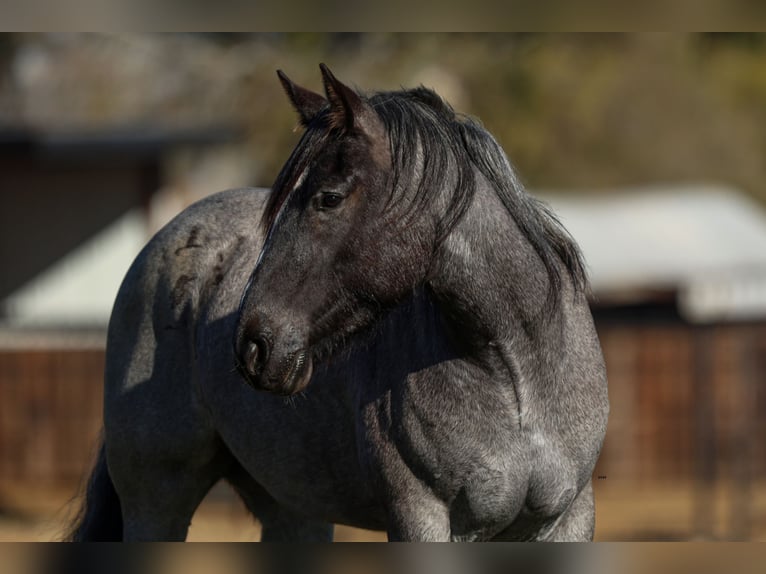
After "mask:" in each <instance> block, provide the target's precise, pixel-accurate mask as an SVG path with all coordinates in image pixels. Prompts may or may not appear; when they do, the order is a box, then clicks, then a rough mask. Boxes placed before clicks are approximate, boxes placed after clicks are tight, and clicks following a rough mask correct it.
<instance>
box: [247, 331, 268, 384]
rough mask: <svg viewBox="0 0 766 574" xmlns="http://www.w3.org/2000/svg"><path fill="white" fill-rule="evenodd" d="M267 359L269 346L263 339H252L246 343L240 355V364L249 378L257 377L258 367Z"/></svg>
mask: <svg viewBox="0 0 766 574" xmlns="http://www.w3.org/2000/svg"><path fill="white" fill-rule="evenodd" d="M268 358H269V346H268V344H267V343H266V340H265V339H264V338H263V337H254V338H253V339H252V340H250V341H248V342H247V346H246V347H245V349H244V352H243V353H242V363H243V365H244V366H245V369H246V370H247V372H248V374H249V375H250V376H251V377H256V376H257V375H258V371H259V370H260V369H259V366H260V365H263V364H264V363H265V362H266V361H267V360H268Z"/></svg>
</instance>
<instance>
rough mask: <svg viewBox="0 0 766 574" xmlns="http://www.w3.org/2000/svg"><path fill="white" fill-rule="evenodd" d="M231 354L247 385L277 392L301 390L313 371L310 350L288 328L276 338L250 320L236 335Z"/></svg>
mask: <svg viewBox="0 0 766 574" xmlns="http://www.w3.org/2000/svg"><path fill="white" fill-rule="evenodd" d="M234 353H235V356H236V363H237V369H238V370H239V372H240V374H241V375H242V376H243V378H244V379H245V382H246V383H247V384H248V385H250V386H251V387H253V388H254V389H258V390H262V391H267V392H271V393H274V394H278V395H293V394H296V393H299V392H301V391H303V390H304V389H305V388H306V387H307V386H308V384H309V382H310V380H311V375H312V374H313V371H314V365H313V358H312V355H311V353H310V352H309V350H308V349H307V347H306V345H305V344H303V342H302V341H301V340H300V339H299V338H298V337H296V336H295V333H294V331H292V330H291V331H288V335H287V336H283V337H279V336H275V335H274V334H273V332H272V331H270V330H266V329H259V328H257V325H256V324H255V322H250V323H249V324H248V325H247V327H246V328H245V329H244V330H242V332H241V334H240V335H239V336H238V337H237V340H236V342H235V345H234Z"/></svg>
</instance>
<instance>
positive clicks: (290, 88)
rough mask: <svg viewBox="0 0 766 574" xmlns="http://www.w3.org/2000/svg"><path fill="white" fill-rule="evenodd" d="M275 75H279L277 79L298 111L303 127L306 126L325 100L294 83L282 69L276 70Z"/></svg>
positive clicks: (323, 104) (324, 103)
mask: <svg viewBox="0 0 766 574" xmlns="http://www.w3.org/2000/svg"><path fill="white" fill-rule="evenodd" d="M277 76H279V81H280V82H282V87H283V88H284V89H285V93H286V94H287V97H288V98H290V101H291V102H292V104H293V107H294V108H295V111H296V112H298V115H299V116H300V118H301V124H303V127H308V125H309V124H310V123H311V120H313V119H314V116H316V115H317V114H318V113H319V111H320V110H321V109H322V108H324V107H325V106H326V105H327V100H325V99H324V98H323V97H322V96H320V95H319V94H317V93H315V92H312V91H311V90H307V89H306V88H301V87H300V86H299V85H298V84H294V83H293V81H292V80H291V79H290V78H288V77H287V76H286V75H285V73H284V72H283V71H282V70H277Z"/></svg>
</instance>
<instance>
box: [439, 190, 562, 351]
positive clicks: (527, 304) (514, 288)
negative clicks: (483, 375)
mask: <svg viewBox="0 0 766 574" xmlns="http://www.w3.org/2000/svg"><path fill="white" fill-rule="evenodd" d="M428 284H429V286H430V287H431V290H432V291H433V293H434V295H435V298H436V300H437V301H438V303H439V306H440V308H441V311H442V313H443V314H444V316H445V318H446V321H447V323H448V324H449V325H451V326H452V328H451V331H452V332H453V334H454V338H455V339H456V341H457V342H458V345H460V346H462V347H463V350H464V352H465V353H467V354H469V355H474V356H475V357H474V358H479V359H486V358H487V357H486V355H487V353H488V352H489V354H490V355H492V354H493V352H491V350H492V349H501V350H504V351H505V352H506V354H507V353H510V354H518V353H519V352H520V351H519V349H520V346H521V345H524V346H525V347H527V348H533V349H543V347H548V348H547V349H546V350H550V348H549V347H550V345H551V344H552V343H553V342H554V340H555V339H556V337H551V333H555V332H556V331H557V330H559V329H560V327H561V325H560V312H559V311H558V310H554V311H551V310H550V309H549V308H548V305H547V302H548V299H547V297H548V289H549V280H548V274H547V271H546V268H545V266H544V264H543V262H542V260H541V259H540V257H539V256H538V254H537V253H536V251H535V250H534V248H533V247H532V245H531V244H530V243H529V241H528V240H527V239H526V238H525V237H524V235H523V234H522V232H521V230H520V229H519V227H518V226H517V225H516V223H515V221H514V220H513V217H512V216H511V215H510V214H509V213H508V211H507V209H506V208H505V207H504V206H503V204H502V202H501V200H500V198H499V197H498V196H497V194H496V193H495V191H494V190H493V189H492V188H491V187H490V186H489V184H488V183H487V182H486V180H484V179H483V178H482V177H480V176H479V177H478V178H477V190H476V194H475V196H474V198H473V201H472V204H471V206H470V207H469V208H468V210H467V211H466V213H465V215H464V216H463V217H462V219H461V220H460V221H459V222H458V224H457V225H456V226H455V228H454V229H453V230H452V232H451V233H450V235H449V236H448V237H447V238H446V239H445V241H444V243H443V245H442V248H441V249H440V251H439V253H438V255H437V261H436V264H435V265H434V267H433V274H432V276H431V279H430V280H429V282H428ZM494 354H496V353H494Z"/></svg>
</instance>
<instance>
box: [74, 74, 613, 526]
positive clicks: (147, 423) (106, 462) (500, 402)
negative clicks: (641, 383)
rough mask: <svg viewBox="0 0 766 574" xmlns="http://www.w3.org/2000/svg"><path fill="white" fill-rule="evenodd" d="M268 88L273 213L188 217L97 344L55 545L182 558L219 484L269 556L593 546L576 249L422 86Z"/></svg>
mask: <svg viewBox="0 0 766 574" xmlns="http://www.w3.org/2000/svg"><path fill="white" fill-rule="evenodd" d="M321 71H322V77H323V80H324V88H325V90H324V91H325V95H324V96H323V95H320V94H317V93H314V92H312V91H309V90H307V89H305V88H301V87H299V86H297V85H295V84H293V83H292V82H291V81H290V80H289V79H288V78H287V77H286V76H285V75H284V74H282V73H280V79H281V80H282V83H283V86H284V88H285V90H286V92H287V94H288V96H289V98H290V100H291V102H292V103H293V105H294V107H295V108H296V110H297V112H298V115H299V117H300V120H301V123H302V124H303V126H304V127H305V131H304V133H303V136H302V138H301V140H300V142H299V143H298V145H297V147H296V148H295V150H294V151H293V153H292V155H291V156H290V158H289V160H288V161H287V163H286V164H285V166H284V167H283V169H282V171H281V172H280V174H279V176H278V177H277V180H276V182H275V184H274V186H273V190H272V191H271V192H270V193H264V192H261V191H257V190H252V189H244V190H236V191H230V192H224V193H222V194H218V195H215V196H211V197H210V198H208V199H205V200H203V201H201V202H199V203H197V204H195V205H194V206H192V207H190V208H189V209H187V210H186V211H184V212H183V213H182V214H181V215H179V216H178V217H177V218H176V219H175V220H174V221H173V222H171V223H170V224H169V225H168V226H167V227H166V228H165V229H163V230H162V231H161V232H160V233H159V234H158V235H157V236H156V237H155V238H154V239H153V240H152V241H151V242H150V243H149V244H148V245H147V247H146V248H145V249H144V251H143V252H142V253H141V255H139V257H138V258H137V260H136V262H135V263H134V264H133V266H132V267H131V269H130V271H129V272H128V275H127V277H126V279H125V281H124V283H123V286H122V288H121V290H120V293H119V295H118V297H117V301H116V303H115V308H114V311H113V314H112V319H111V321H110V326H109V333H108V343H107V366H106V379H105V389H106V392H105V408H104V430H105V433H104V444H103V447H102V449H101V453H100V455H99V459H98V461H97V464H96V468H95V470H94V472H93V475H92V477H91V482H90V484H89V489H88V493H87V499H86V505H85V506H84V508H83V511H82V513H81V517H80V520H79V521H78V522H77V524H76V525H75V526H74V529H73V534H72V538H73V539H76V540H87V539H124V540H158V539H171V540H172V539H183V538H184V537H185V536H186V532H187V528H188V525H189V522H190V520H191V517H192V515H193V513H194V510H195V509H196V507H197V505H198V504H199V502H200V501H201V500H202V498H203V497H204V495H205V494H206V492H207V491H208V490H209V489H210V487H211V486H212V485H213V484H214V483H215V482H217V481H218V480H220V479H225V480H228V481H229V482H230V483H231V484H232V485H233V486H234V488H235V489H236V490H237V492H238V493H239V494H240V495H241V496H242V498H243V500H244V501H245V503H246V505H247V506H248V508H249V509H250V510H251V511H252V513H253V514H254V515H255V516H256V517H257V518H258V519H259V520H260V521H261V523H262V526H263V530H262V539H263V540H329V539H331V538H332V524H333V523H343V524H349V525H353V526H359V527H362V528H368V529H382V530H386V531H387V533H388V537H389V539H390V540H492V539H499V540H590V539H592V536H593V529H594V504H593V491H592V486H591V473H592V471H593V467H594V465H595V462H596V459H597V457H598V453H599V450H600V448H601V444H602V441H603V438H604V433H605V429H606V421H607V415H608V410H609V407H608V400H607V387H606V377H605V369H604V363H603V358H602V354H601V350H600V347H599V343H598V338H597V336H596V332H595V329H594V326H593V321H592V317H591V314H590V311H589V308H588V304H587V299H586V290H587V285H586V277H585V272H584V269H583V263H582V258H581V255H580V253H579V250H578V249H577V247H576V245H575V243H574V241H573V240H572V239H571V238H570V237H569V235H568V234H567V233H566V231H565V230H564V229H563V228H562V227H561V226H560V224H559V223H558V221H557V220H556V218H555V217H554V216H553V214H552V213H551V212H550V211H549V210H548V209H547V208H546V207H545V206H544V205H543V204H541V203H540V202H538V201H537V200H536V199H534V198H533V197H532V196H530V195H528V194H527V193H526V192H525V191H524V190H523V187H522V186H521V184H520V183H519V182H518V180H517V179H516V176H515V175H514V172H513V170H512V168H511V166H510V164H509V163H508V160H507V158H506V156H505V154H504V153H503V151H502V149H501V148H500V146H499V145H498V144H497V142H496V141H495V140H494V139H493V138H492V136H491V135H490V134H489V133H488V132H487V131H486V130H485V129H483V128H482V127H481V126H480V125H479V124H478V122H476V121H474V120H471V119H469V118H466V117H463V116H460V115H458V114H456V113H455V112H454V111H453V110H452V108H450V107H449V105H447V104H446V103H445V102H443V101H442V100H441V99H440V98H439V97H438V96H437V95H436V94H435V93H434V92H432V91H430V90H427V89H425V88H417V89H413V90H402V91H396V92H380V93H375V94H372V95H370V96H364V95H361V94H359V93H357V92H356V91H354V90H352V89H350V88H349V87H347V86H346V85H344V84H343V83H341V82H340V81H338V80H337V79H336V78H335V77H334V75H333V74H332V73H331V72H330V71H329V70H328V69H327V68H326V67H325V66H321Z"/></svg>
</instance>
